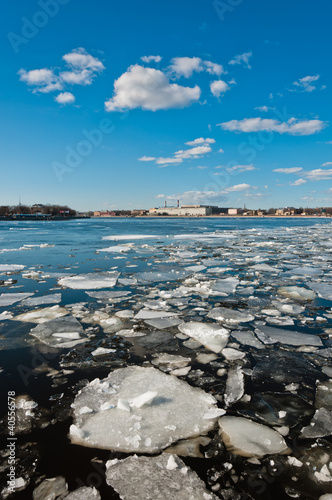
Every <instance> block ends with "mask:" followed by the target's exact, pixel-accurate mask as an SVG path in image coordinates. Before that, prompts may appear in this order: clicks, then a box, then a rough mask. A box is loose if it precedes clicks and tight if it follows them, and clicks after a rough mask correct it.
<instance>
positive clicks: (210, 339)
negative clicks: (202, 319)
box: [178, 321, 229, 352]
mask: <svg viewBox="0 0 332 500" xmlns="http://www.w3.org/2000/svg"><path fill="white" fill-rule="evenodd" d="M178 329H179V330H180V332H182V333H185V334H186V335H188V337H191V338H193V339H195V340H197V342H199V343H200V344H202V345H204V346H205V347H206V348H207V349H210V350H211V351H213V352H221V351H222V350H223V349H224V347H225V346H226V344H227V342H228V337H229V333H228V331H227V330H226V329H225V328H221V327H220V326H219V325H215V324H214V323H199V322H197V321H190V322H189V323H182V324H181V325H179V326H178Z"/></svg>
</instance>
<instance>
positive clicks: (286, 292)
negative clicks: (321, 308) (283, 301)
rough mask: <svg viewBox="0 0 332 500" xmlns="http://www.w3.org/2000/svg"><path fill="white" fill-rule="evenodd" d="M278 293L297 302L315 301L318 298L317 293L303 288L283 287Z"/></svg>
mask: <svg viewBox="0 0 332 500" xmlns="http://www.w3.org/2000/svg"><path fill="white" fill-rule="evenodd" d="M277 293H278V294H279V295H282V296H284V297H289V298H290V299H296V300H314V299H315V298H316V297H317V295H316V294H315V292H313V291H312V290H308V289H307V288H304V287H301V286H282V287H280V288H278V290H277Z"/></svg>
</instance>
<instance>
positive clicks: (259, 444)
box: [219, 417, 291, 458]
mask: <svg viewBox="0 0 332 500" xmlns="http://www.w3.org/2000/svg"><path fill="white" fill-rule="evenodd" d="M219 426H220V434H221V435H222V439H223V441H224V443H225V445H226V447H227V449H228V450H229V451H230V452H231V453H234V454H235V455H241V456H243V457H258V458H260V457H263V456H264V455H268V454H288V453H290V451H291V450H290V449H289V448H288V446H287V444H286V442H285V440H284V438H283V437H282V436H281V435H280V434H279V433H278V432H277V431H275V430H273V429H270V427H267V426H265V425H262V424H257V423H256V422H253V421H252V420H250V419H247V418H243V417H221V419H220V420H219Z"/></svg>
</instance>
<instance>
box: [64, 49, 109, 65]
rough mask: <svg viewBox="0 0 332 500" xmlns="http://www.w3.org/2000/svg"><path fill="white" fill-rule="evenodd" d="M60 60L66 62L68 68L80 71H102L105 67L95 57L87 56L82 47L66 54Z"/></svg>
mask: <svg viewBox="0 0 332 500" xmlns="http://www.w3.org/2000/svg"><path fill="white" fill-rule="evenodd" d="M62 59H63V60H64V61H66V63H67V64H68V65H69V66H71V67H73V68H76V69H80V70H84V69H90V70H91V71H102V70H103V69H105V66H104V65H103V63H102V62H101V61H100V60H99V59H98V58H97V57H93V56H92V55H91V54H88V52H87V51H86V50H85V49H83V48H82V47H79V48H78V49H74V50H72V51H71V52H68V54H65V55H64V56H63V57H62Z"/></svg>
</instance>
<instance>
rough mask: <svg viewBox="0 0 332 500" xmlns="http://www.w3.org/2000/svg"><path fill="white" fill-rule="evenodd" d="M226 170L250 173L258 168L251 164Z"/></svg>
mask: <svg viewBox="0 0 332 500" xmlns="http://www.w3.org/2000/svg"><path fill="white" fill-rule="evenodd" d="M226 170H227V172H250V171H251V170H256V168H255V167H254V166H253V164H252V163H251V164H250V165H234V167H227V168H226Z"/></svg>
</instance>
